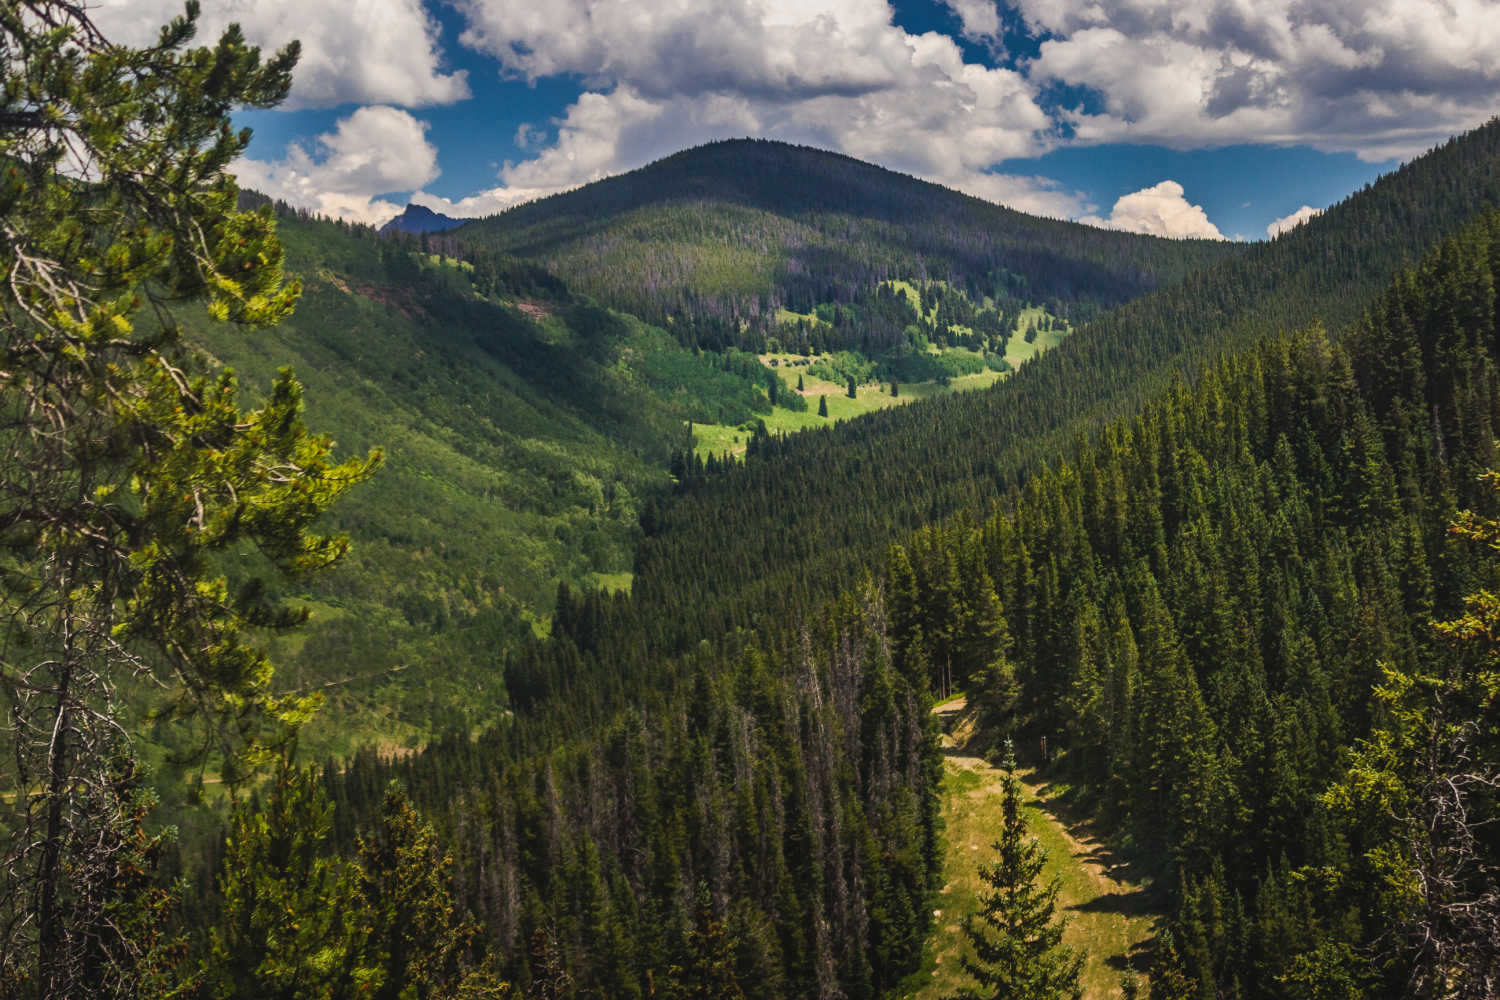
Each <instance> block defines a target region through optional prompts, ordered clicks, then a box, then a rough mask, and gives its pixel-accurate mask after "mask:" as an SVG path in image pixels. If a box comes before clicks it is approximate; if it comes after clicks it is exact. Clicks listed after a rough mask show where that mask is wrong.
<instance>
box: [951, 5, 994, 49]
mask: <svg viewBox="0 0 1500 1000" xmlns="http://www.w3.org/2000/svg"><path fill="white" fill-rule="evenodd" d="M997 3H998V0H943V5H944V6H946V7H947V8H948V9H949V10H951V11H952V12H953V13H954V14H955V15H957V16H958V21H959V24H960V25H962V27H963V35H964V37H965V38H967V39H969V41H971V42H995V41H998V39H999V37H1000V28H1001V24H1000V8H999V7H998V6H997Z"/></svg>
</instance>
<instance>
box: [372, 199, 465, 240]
mask: <svg viewBox="0 0 1500 1000" xmlns="http://www.w3.org/2000/svg"><path fill="white" fill-rule="evenodd" d="M467 221H469V220H468V219H455V218H453V217H452V216H448V215H443V214H442V213H440V212H434V211H433V210H432V209H430V208H427V207H426V206H424V205H412V204H408V205H407V206H406V208H405V209H403V210H402V212H401V214H400V215H398V216H396V217H395V218H394V219H392V220H391V221H390V222H387V223H386V224H385V225H383V226H381V227H380V229H379V232H380V235H382V236H386V235H389V234H390V233H409V234H410V235H412V236H420V235H421V234H422V233H442V232H446V231H448V230H449V229H454V228H456V227H458V226H461V225H463V224H464V223H465V222H467Z"/></svg>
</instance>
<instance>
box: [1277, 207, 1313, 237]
mask: <svg viewBox="0 0 1500 1000" xmlns="http://www.w3.org/2000/svg"><path fill="white" fill-rule="evenodd" d="M1322 214H1323V210H1322V209H1321V208H1313V207H1312V206H1311V205H1303V206H1302V207H1301V208H1299V209H1297V211H1295V212H1293V213H1292V214H1291V215H1283V216H1282V217H1281V218H1279V219H1277V220H1276V221H1275V222H1273V223H1271V224H1270V225H1269V226H1267V227H1266V235H1267V236H1269V237H1271V239H1273V240H1274V239H1275V238H1276V237H1278V236H1280V235H1281V234H1282V233H1284V232H1286V231H1288V230H1290V229H1296V228H1297V227H1298V226H1300V225H1302V223H1304V222H1306V221H1307V220H1308V219H1311V218H1312V217H1313V216H1315V215H1322Z"/></svg>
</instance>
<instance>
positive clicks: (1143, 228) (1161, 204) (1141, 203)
mask: <svg viewBox="0 0 1500 1000" xmlns="http://www.w3.org/2000/svg"><path fill="white" fill-rule="evenodd" d="M1078 221H1079V222H1085V223H1087V224H1089V225H1091V226H1104V227H1105V228H1107V229H1124V230H1127V231H1128V232H1132V233H1146V234H1147V235H1150V236H1171V237H1179V238H1184V237H1196V238H1199V239H1208V240H1222V239H1224V234H1223V233H1221V232H1219V227H1218V226H1216V225H1214V224H1213V223H1212V222H1210V221H1209V220H1208V213H1206V212H1204V211H1203V207H1202V206H1201V205H1194V204H1192V203H1190V202H1189V201H1188V200H1187V198H1186V197H1185V192H1184V191H1183V189H1182V185H1181V184H1178V183H1177V182H1176V181H1171V180H1167V181H1162V182H1161V183H1160V184H1156V185H1153V186H1152V187H1148V188H1143V189H1141V190H1140V191H1135V192H1133V193H1131V194H1127V195H1124V196H1123V197H1121V198H1120V199H1119V200H1118V201H1116V202H1115V207H1114V208H1113V209H1112V210H1111V211H1110V213H1109V218H1107V219H1101V218H1099V217H1098V216H1096V215H1086V216H1084V217H1083V218H1081V219H1079V220H1078Z"/></svg>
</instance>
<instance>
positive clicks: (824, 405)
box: [818, 396, 828, 417]
mask: <svg viewBox="0 0 1500 1000" xmlns="http://www.w3.org/2000/svg"><path fill="white" fill-rule="evenodd" d="M818 416H820V417H826V416H828V397H827V396H819V397H818Z"/></svg>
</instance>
